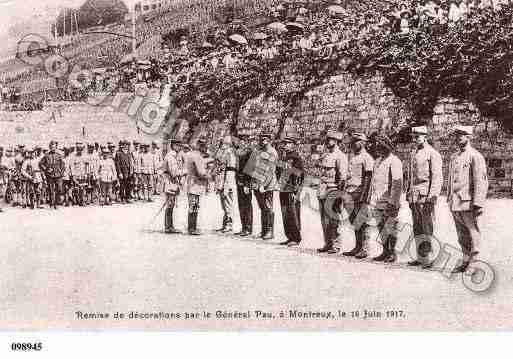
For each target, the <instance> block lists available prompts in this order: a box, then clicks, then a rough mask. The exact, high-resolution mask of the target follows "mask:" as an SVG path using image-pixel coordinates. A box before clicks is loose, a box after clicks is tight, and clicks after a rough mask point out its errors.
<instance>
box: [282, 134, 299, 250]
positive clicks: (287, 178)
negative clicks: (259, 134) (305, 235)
mask: <svg viewBox="0 0 513 359" xmlns="http://www.w3.org/2000/svg"><path fill="white" fill-rule="evenodd" d="M298 142H299V139H298V138H296V137H292V136H289V137H285V138H284V139H283V141H282V148H283V152H284V157H283V158H281V160H280V162H279V165H278V171H277V172H278V176H279V180H278V186H279V189H280V204H281V215H282V220H283V228H284V230H285V236H286V237H287V240H286V241H285V242H282V243H281V245H285V246H290V247H291V246H297V245H299V243H300V242H301V188H302V185H303V181H304V164H303V160H302V158H301V156H299V153H298V152H297V151H296V146H297V143H298Z"/></svg>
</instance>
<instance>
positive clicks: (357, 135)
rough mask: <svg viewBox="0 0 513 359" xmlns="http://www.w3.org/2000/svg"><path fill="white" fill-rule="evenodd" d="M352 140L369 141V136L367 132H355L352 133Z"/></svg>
mask: <svg viewBox="0 0 513 359" xmlns="http://www.w3.org/2000/svg"><path fill="white" fill-rule="evenodd" d="M351 141H352V142H356V141H365V142H367V141H368V138H367V136H366V135H365V133H361V132H353V133H352V134H351Z"/></svg>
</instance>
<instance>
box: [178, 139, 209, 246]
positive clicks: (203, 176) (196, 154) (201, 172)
mask: <svg viewBox="0 0 513 359" xmlns="http://www.w3.org/2000/svg"><path fill="white" fill-rule="evenodd" d="M207 150H208V146H207V140H206V139H205V138H200V139H198V141H197V149H194V150H193V151H191V152H190V153H189V154H188V155H187V158H186V161H187V162H186V166H185V167H186V171H187V197H188V202H189V215H188V220H187V223H188V233H189V235H192V236H199V235H201V232H200V231H199V230H198V214H199V210H200V199H201V196H202V195H204V194H205V193H206V191H207V185H208V181H209V180H212V174H210V173H209V172H208V171H207V164H208V151H207Z"/></svg>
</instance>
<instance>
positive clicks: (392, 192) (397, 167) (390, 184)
mask: <svg viewBox="0 0 513 359" xmlns="http://www.w3.org/2000/svg"><path fill="white" fill-rule="evenodd" d="M402 190H403V164H402V163H401V160H400V159H399V158H397V156H396V155H394V154H393V153H391V154H390V155H389V156H388V157H386V158H383V157H379V158H378V159H377V160H376V162H375V163H374V169H373V171H372V179H371V184H370V190H369V194H368V196H367V203H368V204H370V205H371V206H373V207H376V208H378V209H385V208H386V207H387V205H389V204H390V205H393V206H394V207H396V208H399V207H400V206H401V194H402Z"/></svg>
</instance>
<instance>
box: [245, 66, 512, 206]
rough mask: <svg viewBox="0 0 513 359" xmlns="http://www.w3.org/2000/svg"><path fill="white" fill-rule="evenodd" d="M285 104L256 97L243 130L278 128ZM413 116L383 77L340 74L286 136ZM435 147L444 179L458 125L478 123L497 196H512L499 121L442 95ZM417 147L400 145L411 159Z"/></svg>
mask: <svg viewBox="0 0 513 359" xmlns="http://www.w3.org/2000/svg"><path fill="white" fill-rule="evenodd" d="M278 111H279V107H278V105H277V104H275V103H273V102H272V101H267V102H264V101H262V100H261V99H258V100H255V101H251V102H250V103H248V104H247V106H245V108H244V109H243V111H242V112H241V115H242V120H241V123H240V128H239V131H242V132H250V133H251V132H252V133H258V131H259V128H260V127H266V128H274V129H277V128H278V126H277V124H278V122H277V119H278V115H279V112H278ZM411 118H413V115H412V113H411V111H409V110H408V107H407V106H406V104H405V103H404V102H403V101H402V100H401V99H398V98H397V97H395V96H394V95H393V94H392V93H391V91H390V90H389V89H388V88H386V87H385V86H384V84H383V79H382V78H381V77H380V76H375V77H372V78H356V77H353V76H352V75H350V74H347V73H346V74H340V75H338V76H335V77H332V78H330V79H329V80H328V81H326V83H325V84H323V85H322V86H320V87H318V88H315V89H314V90H312V91H310V92H309V93H308V94H307V96H306V98H305V99H304V100H303V102H302V103H301V105H300V106H299V107H298V109H297V110H296V111H295V113H294V115H293V116H292V117H291V118H289V119H287V120H286V126H285V131H284V132H285V134H284V135H287V134H294V135H298V136H299V137H300V138H301V139H302V140H303V141H304V142H306V143H312V142H313V140H314V138H316V137H318V136H319V133H320V132H321V131H323V130H337V129H338V130H342V131H345V130H347V129H353V130H357V131H364V132H366V133H367V134H370V133H372V132H374V131H379V132H385V133H386V132H388V131H391V130H394V129H396V130H397V129H399V128H400V127H402V126H404V125H405V124H406V123H407V121H408V120H409V119H411ZM427 121H428V123H429V127H430V129H431V131H432V134H433V140H434V146H435V148H437V149H438V150H439V151H440V153H441V154H442V156H443V158H444V177H445V178H447V167H448V164H449V158H450V154H451V153H453V152H454V151H455V148H454V144H453V139H452V138H451V136H450V134H449V131H450V129H451V128H453V127H454V126H455V125H456V124H465V125H467V124H473V125H474V126H475V128H474V131H475V136H474V137H475V138H474V146H475V147H476V148H477V149H478V150H479V151H481V152H482V153H483V155H484V156H485V157H486V160H487V163H488V167H489V170H488V173H489V178H490V196H491V197H511V196H513V193H512V184H513V141H512V139H513V138H512V137H511V136H507V135H504V134H503V133H502V131H501V130H500V128H499V127H498V126H497V123H496V121H495V120H494V119H491V118H486V117H484V116H482V115H481V114H480V113H479V110H478V109H477V108H476V107H475V106H474V105H473V104H471V103H467V102H462V101H458V100H455V99H451V98H444V99H440V100H439V102H438V104H437V105H436V107H435V110H434V115H433V117H432V118H431V119H427ZM409 151H411V145H399V146H398V151H397V152H398V154H399V155H400V156H401V157H402V158H403V159H405V158H407V156H408V153H409Z"/></svg>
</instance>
